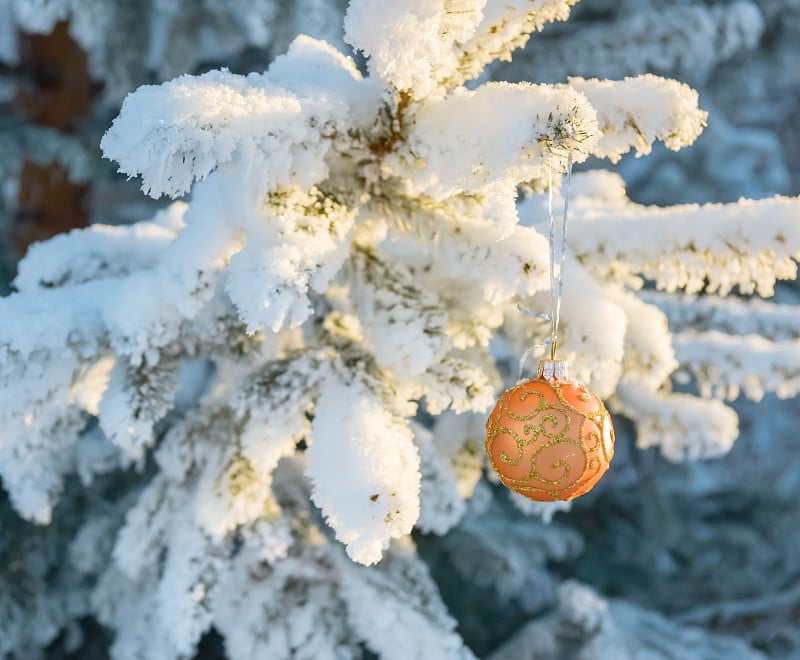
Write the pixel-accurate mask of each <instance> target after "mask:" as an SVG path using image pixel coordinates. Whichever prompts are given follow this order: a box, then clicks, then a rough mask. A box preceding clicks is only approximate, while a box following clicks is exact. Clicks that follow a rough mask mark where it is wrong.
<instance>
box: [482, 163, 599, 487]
mask: <svg viewBox="0 0 800 660" xmlns="http://www.w3.org/2000/svg"><path fill="white" fill-rule="evenodd" d="M571 169H572V166H571V162H570V163H569V164H568V165H567V175H566V181H565V183H566V185H565V195H564V212H563V215H562V223H561V236H560V242H559V255H558V263H556V237H555V222H554V219H553V192H552V191H553V177H552V171H551V173H550V188H549V191H550V192H549V196H548V201H549V204H548V217H549V221H550V225H549V228H550V232H549V242H550V314H541V313H538V312H532V311H530V310H526V309H523V308H520V310H521V311H522V312H524V313H526V314H529V315H530V316H535V317H537V318H543V319H546V320H548V321H550V339H549V340H548V341H547V342H545V345H549V346H550V359H549V360H542V361H540V362H539V369H538V372H537V375H536V378H531V379H529V380H524V381H523V380H522V371H523V368H524V366H525V361H526V360H527V358H528V356H529V355H530V353H531V352H532V351H533V350H534V349H536V348H538V346H532V347H531V348H529V349H528V350H527V351H526V352H525V354H524V355H523V356H522V359H521V360H520V363H519V378H518V382H517V384H516V385H515V386H514V387H512V388H511V389H509V390H506V392H505V393H504V394H503V395H502V396H501V397H500V400H499V401H498V402H497V405H496V406H495V407H494V410H492V414H491V415H489V419H488V420H487V422H486V453H487V454H488V456H489V460H490V462H491V463H492V467H494V470H495V472H496V473H497V476H498V477H500V481H502V482H503V484H504V485H505V486H507V487H508V488H510V489H511V490H513V491H514V492H516V493H519V494H520V495H524V496H525V497H529V498H530V499H532V500H539V501H541V502H548V501H554V500H571V499H573V498H575V497H578V496H579V495H583V494H584V493H586V492H588V491H589V490H591V488H592V487H593V486H594V485H595V484H596V483H597V482H598V481H599V480H600V477H602V476H603V474H604V473H605V471H606V470H607V469H608V465H609V463H610V462H611V459H612V457H613V456H614V428H613V426H612V424H611V416H610V415H609V414H608V411H607V410H606V408H605V406H604V405H603V402H602V401H601V400H600V399H599V398H598V396H597V395H596V394H594V393H592V392H591V391H590V390H589V389H587V387H586V386H585V385H583V384H582V383H579V382H577V381H574V380H571V379H570V378H569V374H568V369H567V364H566V363H565V362H564V361H563V360H558V359H556V348H557V346H558V325H559V317H560V313H561V299H562V295H563V290H564V261H565V257H566V251H567V214H568V209H569V181H570V174H571Z"/></svg>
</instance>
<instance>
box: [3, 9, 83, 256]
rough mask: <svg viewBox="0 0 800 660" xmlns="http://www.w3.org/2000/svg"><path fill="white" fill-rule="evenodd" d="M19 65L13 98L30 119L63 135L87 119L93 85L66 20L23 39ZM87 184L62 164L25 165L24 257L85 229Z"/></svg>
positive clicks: (19, 223)
mask: <svg viewBox="0 0 800 660" xmlns="http://www.w3.org/2000/svg"><path fill="white" fill-rule="evenodd" d="M19 43H20V67H21V69H22V70H23V71H26V72H29V78H28V81H27V84H24V85H21V88H20V90H19V92H18V94H17V97H16V99H15V107H16V109H17V111H18V112H19V113H20V114H22V115H23V116H25V117H26V118H27V119H29V120H30V121H32V122H34V123H37V124H41V125H43V126H48V127H51V128H55V129H57V130H60V131H63V132H70V131H73V130H74V129H75V128H76V127H77V126H78V124H79V123H80V121H81V120H83V119H85V118H87V117H89V115H90V113H91V108H92V97H93V95H94V90H95V86H94V84H93V83H92V80H91V77H90V75H89V64H88V60H87V58H86V54H85V53H84V52H83V50H81V48H80V46H79V45H78V44H77V43H76V42H75V41H74V40H73V39H72V37H71V36H70V34H69V30H68V25H67V23H66V22H61V23H58V24H57V25H56V27H55V29H54V30H53V32H51V33H50V34H48V35H38V34H31V35H20V41H19ZM87 193H88V185H86V184H76V183H73V182H71V181H70V180H69V178H68V176H67V171H66V169H65V168H64V167H63V166H62V165H60V164H58V163H50V164H37V163H34V162H32V161H25V162H24V163H23V165H22V172H21V180H20V186H19V197H18V205H17V214H16V217H15V222H14V227H13V229H12V231H13V237H12V238H13V241H14V245H15V248H16V250H17V251H18V253H19V254H20V255H21V254H23V253H24V252H25V250H27V248H28V246H29V245H30V244H31V243H32V242H34V241H38V240H42V239H45V238H49V237H50V236H53V235H54V234H57V233H59V232H62V231H66V230H69V229H72V228H74V227H85V226H86V225H87V224H88V219H89V214H88V210H87V208H86V201H87Z"/></svg>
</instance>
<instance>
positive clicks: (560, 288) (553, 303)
mask: <svg viewBox="0 0 800 660" xmlns="http://www.w3.org/2000/svg"><path fill="white" fill-rule="evenodd" d="M547 174H548V184H549V185H548V188H547V220H548V234H547V238H548V242H549V244H550V313H549V314H543V313H541V312H534V311H532V310H530V309H525V308H524V307H522V306H520V305H517V309H518V310H519V311H520V312H522V313H523V314H527V315H528V316H533V317H535V318H538V319H544V320H545V321H550V339H548V340H546V341H545V342H544V343H543V344H534V345H533V346H531V347H530V348H529V349H528V350H527V351H525V353H523V354H522V357H521V358H520V361H519V373H518V375H517V382H519V381H521V380H522V372H523V370H524V369H525V362H527V360H528V357H529V356H530V354H531V353H532V352H533V351H535V350H536V349H537V348H543V347H546V346H549V347H550V359H551V360H554V359H555V357H556V349H557V348H558V325H559V322H560V321H561V300H562V299H563V297H564V262H565V261H566V258H567V217H568V215H569V193H570V183H571V181H572V154H569V156H568V157H567V171H566V175H565V177H564V185H563V189H564V209H563V212H562V213H561V228H560V229H561V235H560V236H559V237H558V239H559V240H558V246H556V221H555V214H554V213H553V165H552V163H550V164H549V165H548V170H547Z"/></svg>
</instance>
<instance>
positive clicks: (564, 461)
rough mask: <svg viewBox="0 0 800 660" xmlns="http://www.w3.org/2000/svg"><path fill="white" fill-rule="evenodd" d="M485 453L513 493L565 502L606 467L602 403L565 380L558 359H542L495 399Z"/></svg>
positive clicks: (606, 422) (607, 434)
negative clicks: (534, 369)
mask: <svg viewBox="0 0 800 660" xmlns="http://www.w3.org/2000/svg"><path fill="white" fill-rule="evenodd" d="M486 453H487V454H488V455H489V460H490V461H491V463H492V466H493V467H494V470H495V472H497V475H498V476H499V477H500V481H502V482H503V484H504V485H505V486H507V487H508V488H510V489H511V490H513V491H514V492H517V493H519V494H520V495H524V496H525V497H529V498H530V499H532V500H538V501H540V502H552V501H554V500H571V499H574V498H576V497H578V496H579V495H583V494H584V493H586V492H588V491H589V490H591V488H592V487H593V486H594V485H595V484H596V483H597V482H598V481H599V480H600V477H602V476H603V474H604V473H605V471H606V470H607V469H608V464H609V463H610V462H611V459H612V457H613V456H614V428H613V426H612V424H611V416H610V415H609V414H608V411H607V410H606V408H605V406H604V405H603V402H602V401H601V400H600V399H599V398H598V397H597V395H595V394H593V393H592V392H590V391H589V390H588V389H587V388H586V387H585V386H584V385H582V384H581V383H578V382H576V381H573V380H570V379H569V378H568V376H567V367H566V364H565V363H564V362H563V361H562V360H542V361H541V362H540V363H539V371H538V375H537V377H536V378H532V379H530V380H526V381H523V382H521V383H519V384H517V385H515V386H514V387H512V388H511V389H509V390H506V392H505V393H503V396H501V397H500V400H499V401H498V402H497V405H496V406H495V407H494V410H493V411H492V414H491V415H490V416H489V419H488V420H487V422H486Z"/></svg>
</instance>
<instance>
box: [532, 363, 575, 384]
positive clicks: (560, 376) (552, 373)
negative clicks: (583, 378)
mask: <svg viewBox="0 0 800 660" xmlns="http://www.w3.org/2000/svg"><path fill="white" fill-rule="evenodd" d="M536 376H537V377H538V378H542V379H544V380H569V370H568V369H567V363H566V362H564V360H539V368H538V369H537V370H536Z"/></svg>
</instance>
